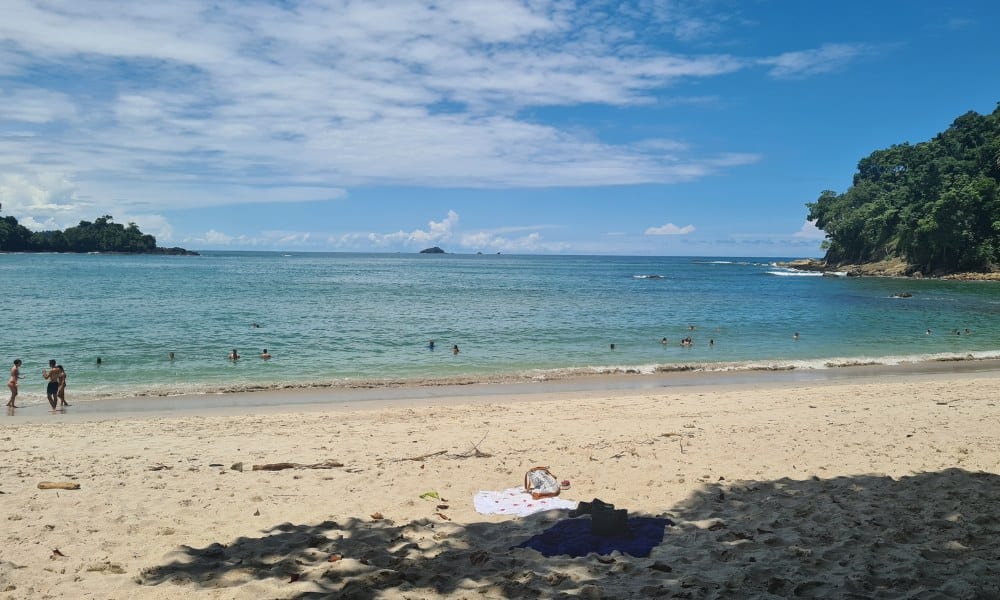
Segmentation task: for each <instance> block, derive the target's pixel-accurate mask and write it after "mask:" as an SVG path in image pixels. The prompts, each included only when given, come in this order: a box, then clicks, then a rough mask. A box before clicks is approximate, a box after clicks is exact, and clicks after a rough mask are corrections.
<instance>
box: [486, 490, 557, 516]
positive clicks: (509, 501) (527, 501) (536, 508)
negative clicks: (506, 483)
mask: <svg viewBox="0 0 1000 600" xmlns="http://www.w3.org/2000/svg"><path fill="white" fill-rule="evenodd" d="M472 504H473V505H474V506H475V507H476V512H478V513H480V514H484V515H514V516H516V517H526V516H528V515H533V514H535V513H537V512H542V511H545V510H555V509H569V508H576V501H574V500H563V499H562V498H539V499H538V500H535V499H534V498H532V497H531V494H529V493H527V492H525V491H524V488H523V487H516V488H510V489H506V490H503V491H501V492H487V491H483V492H479V493H478V494H476V496H475V497H474V498H473V499H472Z"/></svg>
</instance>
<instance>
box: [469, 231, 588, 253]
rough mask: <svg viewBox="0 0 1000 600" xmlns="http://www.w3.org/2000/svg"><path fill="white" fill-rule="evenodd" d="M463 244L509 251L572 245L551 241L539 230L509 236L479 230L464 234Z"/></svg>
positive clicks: (555, 249) (476, 248)
mask: <svg viewBox="0 0 1000 600" xmlns="http://www.w3.org/2000/svg"><path fill="white" fill-rule="evenodd" d="M461 246H462V247H463V248H467V249H468V250H470V251H489V252H507V253H514V254H517V253H532V252H565V251H567V250H569V249H570V248H571V247H572V246H571V245H570V244H568V243H566V242H549V241H546V240H544V239H543V238H542V235H541V234H540V233H538V232H537V231H535V232H532V233H529V234H528V235H523V236H518V237H508V236H504V235H498V234H497V233H496V232H493V231H479V232H473V233H467V234H464V235H462V239H461Z"/></svg>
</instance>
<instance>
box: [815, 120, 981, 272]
mask: <svg viewBox="0 0 1000 600" xmlns="http://www.w3.org/2000/svg"><path fill="white" fill-rule="evenodd" d="M998 190H1000V104H998V105H997V108H996V110H994V111H993V113H992V114H989V115H981V114H979V113H976V112H968V113H966V114H964V115H962V116H960V117H958V118H957V119H955V121H954V123H952V124H951V126H950V127H948V129H946V130H945V131H943V132H941V133H939V134H938V135H936V136H935V137H934V138H933V139H931V140H929V141H926V142H921V143H918V144H912V145H911V144H909V143H904V144H898V145H894V146H891V147H890V148H886V149H884V150H876V151H875V152H872V153H871V154H870V155H869V156H867V157H865V158H863V159H861V161H860V162H859V163H858V171H857V173H855V175H854V182H853V184H852V185H851V187H850V188H848V189H847V191H846V192H844V193H842V194H837V193H836V192H832V191H829V190H827V191H824V192H823V193H822V194H820V196H819V199H817V200H816V201H815V202H812V203H809V204H807V205H806V206H807V207H808V208H809V219H810V220H814V221H815V222H816V226H817V227H819V228H820V229H822V230H823V231H825V232H826V235H827V239H826V240H825V241H824V242H823V248H824V249H825V250H826V257H825V262H826V266H827V267H828V268H836V267H837V266H839V265H845V264H852V265H857V264H865V263H875V262H879V261H886V260H893V259H895V260H897V261H902V262H903V263H904V265H905V266H904V274H910V275H912V274H918V273H920V274H923V275H946V274H949V273H957V272H981V273H988V272H997V271H998V270H1000V192H998Z"/></svg>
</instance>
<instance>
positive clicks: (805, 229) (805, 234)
mask: <svg viewBox="0 0 1000 600" xmlns="http://www.w3.org/2000/svg"><path fill="white" fill-rule="evenodd" d="M792 237H795V238H801V239H807V240H822V239H825V238H826V232H825V231H823V230H822V229H819V228H818V227H816V221H806V222H805V223H803V224H802V227H801V228H800V229H799V230H798V231H796V232H795V233H793V234H792Z"/></svg>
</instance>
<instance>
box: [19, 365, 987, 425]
mask: <svg viewBox="0 0 1000 600" xmlns="http://www.w3.org/2000/svg"><path fill="white" fill-rule="evenodd" d="M973 376H974V377H985V378H1000V359H993V358H991V359H976V360H935V361H925V362H919V363H902V364H892V365H887V364H856V365H851V366H840V367H834V368H826V369H758V370H744V371H697V370H675V371H664V372H656V373H638V372H618V373H595V374H590V375H577V376H567V377H561V378H553V379H546V380H532V381H527V380H523V379H517V380H507V381H480V380H474V381H469V382H467V383H456V382H446V383H442V382H441V381H440V380H436V381H432V382H428V383H422V384H413V383H410V384H407V383H405V382H404V383H389V384H384V385H363V386H357V387H343V388H341V387H334V386H330V387H307V386H303V387H279V388H268V389H258V390H242V391H231V392H215V393H201V394H180V395H175V396H138V397H130V398H114V399H100V400H89V401H80V402H78V403H74V404H72V406H71V407H70V409H69V410H65V411H57V412H56V413H55V414H53V413H52V412H51V411H50V410H49V408H48V405H47V404H45V405H41V404H36V405H30V406H28V407H26V408H21V409H18V410H16V411H14V414H11V413H10V411H8V412H7V415H6V417H5V418H6V419H7V421H8V422H13V423H31V422H51V421H52V419H53V418H58V419H59V420H60V421H67V422H85V421H94V420H116V419H125V418H146V417H149V418H154V417H170V416H221V415H243V414H275V413H282V412H289V411H309V412H314V411H324V410H338V411H350V410H357V409H362V408H370V409H379V408H390V407H413V406H440V405H452V404H462V403H477V404H478V403H489V402H501V403H504V402H512V401H517V399H523V398H549V397H594V396H599V395H601V394H605V393H616V394H620V395H623V396H632V395H641V394H647V393H650V392H655V393H664V392H670V391H684V392H685V393H688V392H691V393H694V392H709V391H716V392H720V391H732V390H738V389H744V388H746V389H753V390H760V389H765V388H772V389H781V388H788V387H792V386H797V385H817V386H829V385H833V386H835V385H840V384H844V383H862V384H863V383H876V382H879V381H884V380H892V379H898V378H908V379H911V380H915V379H920V378H923V379H941V378H955V379H961V378H968V377H973Z"/></svg>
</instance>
